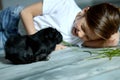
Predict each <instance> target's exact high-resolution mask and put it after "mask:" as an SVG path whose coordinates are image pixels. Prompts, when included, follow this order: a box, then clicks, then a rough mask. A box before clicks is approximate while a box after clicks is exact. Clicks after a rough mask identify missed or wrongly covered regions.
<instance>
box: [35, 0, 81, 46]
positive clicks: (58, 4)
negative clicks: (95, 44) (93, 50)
mask: <svg viewBox="0 0 120 80" xmlns="http://www.w3.org/2000/svg"><path fill="white" fill-rule="evenodd" d="M80 11H81V9H80V8H79V7H78V6H77V4H76V3H75V2H74V0H44V1H43V15H42V16H36V17H34V25H35V28H36V30H40V29H43V28H46V27H53V28H56V29H57V30H58V31H60V33H61V34H62V36H63V40H64V41H66V42H69V43H72V44H79V43H81V40H80V39H79V38H77V37H75V36H73V35H72V33H71V30H72V26H73V22H74V20H75V17H76V15H77V14H78V12H80Z"/></svg>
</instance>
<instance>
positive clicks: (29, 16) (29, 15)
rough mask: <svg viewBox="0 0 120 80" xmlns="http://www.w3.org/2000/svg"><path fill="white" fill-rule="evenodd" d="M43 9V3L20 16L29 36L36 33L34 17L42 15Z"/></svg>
mask: <svg viewBox="0 0 120 80" xmlns="http://www.w3.org/2000/svg"><path fill="white" fill-rule="evenodd" d="M42 8H43V4H42V2H39V3H36V4H33V5H30V6H28V7H26V8H24V9H23V10H22V11H21V13H20V16H21V19H22V22H23V24H24V27H25V29H26V31H27V33H28V35H31V34H34V33H36V30H35V27H34V23H33V17H35V16H38V15H42Z"/></svg>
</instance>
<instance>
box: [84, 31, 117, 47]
mask: <svg viewBox="0 0 120 80" xmlns="http://www.w3.org/2000/svg"><path fill="white" fill-rule="evenodd" d="M118 44H119V32H117V33H115V34H113V35H112V36H111V37H110V38H109V39H108V40H103V39H99V40H92V41H86V42H84V43H83V46H86V47H94V48H100V47H112V46H117V45H118Z"/></svg>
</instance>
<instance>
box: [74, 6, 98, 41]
mask: <svg viewBox="0 0 120 80" xmlns="http://www.w3.org/2000/svg"><path fill="white" fill-rule="evenodd" d="M88 9H89V7H87V8H85V9H83V10H82V11H81V12H80V13H78V15H77V16H76V19H75V21H74V24H73V29H72V33H73V35H75V36H77V37H79V38H80V39H82V40H83V41H90V40H97V39H100V38H99V37H98V36H97V35H96V34H95V33H94V32H93V31H91V30H90V28H89V27H88V26H87V24H86V20H85V17H84V15H85V13H86V11H87V10H88Z"/></svg>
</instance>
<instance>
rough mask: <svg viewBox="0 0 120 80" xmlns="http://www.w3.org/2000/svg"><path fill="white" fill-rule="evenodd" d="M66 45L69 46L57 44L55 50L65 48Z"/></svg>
mask: <svg viewBox="0 0 120 80" xmlns="http://www.w3.org/2000/svg"><path fill="white" fill-rule="evenodd" d="M66 47H67V46H64V45H62V44H57V45H56V48H55V50H61V49H65V48H66Z"/></svg>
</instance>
